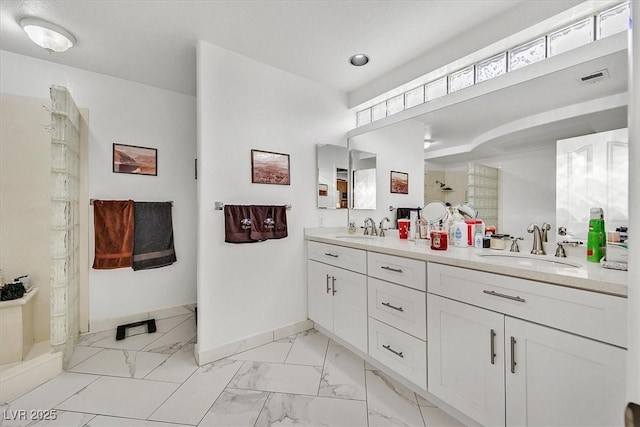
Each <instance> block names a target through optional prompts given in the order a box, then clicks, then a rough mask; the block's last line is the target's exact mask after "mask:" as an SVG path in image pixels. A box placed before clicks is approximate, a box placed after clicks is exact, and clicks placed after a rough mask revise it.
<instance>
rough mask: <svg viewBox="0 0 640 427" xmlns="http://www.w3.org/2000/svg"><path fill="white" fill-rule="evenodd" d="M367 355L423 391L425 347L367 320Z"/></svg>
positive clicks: (383, 325) (425, 383)
mask: <svg viewBox="0 0 640 427" xmlns="http://www.w3.org/2000/svg"><path fill="white" fill-rule="evenodd" d="M369 355H370V356H371V357H373V358H374V359H376V360H378V361H379V362H380V363H383V364H384V365H386V366H388V367H389V368H391V369H393V370H394V371H396V372H397V373H399V374H400V375H402V376H403V377H405V378H406V379H407V380H409V381H411V382H413V383H414V384H416V385H418V386H419V387H421V388H423V389H425V390H426V389H427V343H426V342H424V341H422V340H419V339H417V338H415V337H412V336H411V335H408V334H405V333H404V332H401V331H399V330H397V329H394V328H392V327H391V326H388V325H385V324H384V323H382V322H379V321H377V320H375V319H372V318H371V317H370V318H369Z"/></svg>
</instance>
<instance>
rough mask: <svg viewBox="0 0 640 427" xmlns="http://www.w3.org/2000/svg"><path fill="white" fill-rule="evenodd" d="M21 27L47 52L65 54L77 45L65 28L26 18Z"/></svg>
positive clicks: (21, 22)
mask: <svg viewBox="0 0 640 427" xmlns="http://www.w3.org/2000/svg"><path fill="white" fill-rule="evenodd" d="M20 26H21V27H22V29H23V30H24V31H25V33H27V35H28V36H29V38H30V39H31V41H33V42H34V43H35V44H37V45H38V46H40V47H42V48H43V49H45V50H46V51H47V52H49V53H51V52H64V51H66V50H67V49H69V48H70V47H71V46H73V45H74V44H75V43H76V38H75V37H73V35H72V34H71V33H70V32H68V31H67V30H65V29H64V28H62V27H60V26H58V25H55V24H52V23H50V22H47V21H43V20H41V19H34V18H25V19H22V20H21V21H20Z"/></svg>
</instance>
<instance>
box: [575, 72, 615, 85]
mask: <svg viewBox="0 0 640 427" xmlns="http://www.w3.org/2000/svg"><path fill="white" fill-rule="evenodd" d="M608 78H609V71H608V70H606V69H605V70H600V71H596V72H595V73H591V74H588V75H586V76H582V77H580V83H582V84H587V83H589V84H591V83H597V82H599V81H601V80H604V79H608Z"/></svg>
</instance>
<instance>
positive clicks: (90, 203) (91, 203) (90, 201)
mask: <svg viewBox="0 0 640 427" xmlns="http://www.w3.org/2000/svg"><path fill="white" fill-rule="evenodd" d="M96 200H103V199H89V206H93V202H95V201H96ZM169 203H171V206H173V200H170V201H169Z"/></svg>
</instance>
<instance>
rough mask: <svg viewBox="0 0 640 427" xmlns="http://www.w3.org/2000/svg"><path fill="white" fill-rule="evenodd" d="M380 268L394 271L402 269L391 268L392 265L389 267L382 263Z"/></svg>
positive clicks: (398, 271)
mask: <svg viewBox="0 0 640 427" xmlns="http://www.w3.org/2000/svg"><path fill="white" fill-rule="evenodd" d="M380 268H381V269H383V270H389V271H393V272H394V273H402V269H400V268H393V267H389V266H386V265H383V266H382V267H380Z"/></svg>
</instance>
